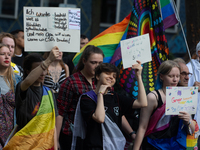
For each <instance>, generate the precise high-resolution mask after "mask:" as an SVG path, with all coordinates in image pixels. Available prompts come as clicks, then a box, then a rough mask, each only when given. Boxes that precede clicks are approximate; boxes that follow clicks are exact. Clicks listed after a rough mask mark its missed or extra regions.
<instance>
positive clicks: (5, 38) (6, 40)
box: [0, 32, 23, 76]
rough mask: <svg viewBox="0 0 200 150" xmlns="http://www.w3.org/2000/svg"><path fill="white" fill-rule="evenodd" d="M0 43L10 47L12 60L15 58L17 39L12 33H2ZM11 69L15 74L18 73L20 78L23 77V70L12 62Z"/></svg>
mask: <svg viewBox="0 0 200 150" xmlns="http://www.w3.org/2000/svg"><path fill="white" fill-rule="evenodd" d="M0 43H3V44H5V45H7V46H8V48H9V50H10V54H11V58H12V57H14V56H15V43H16V42H15V38H14V36H13V35H12V34H10V33H6V32H2V33H0ZM11 67H12V69H13V71H14V73H16V74H17V75H19V76H22V75H23V69H22V68H21V67H20V66H18V65H16V64H15V63H14V62H11Z"/></svg>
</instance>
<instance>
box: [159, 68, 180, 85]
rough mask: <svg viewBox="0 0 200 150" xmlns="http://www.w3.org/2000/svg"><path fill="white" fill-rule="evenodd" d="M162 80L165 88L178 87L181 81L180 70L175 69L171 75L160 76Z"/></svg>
mask: <svg viewBox="0 0 200 150" xmlns="http://www.w3.org/2000/svg"><path fill="white" fill-rule="evenodd" d="M160 79H161V80H162V82H163V87H166V86H177V85H178V82H179V79H180V70H179V69H178V68H177V67H173V68H172V70H171V71H170V72H169V74H167V75H162V74H160Z"/></svg>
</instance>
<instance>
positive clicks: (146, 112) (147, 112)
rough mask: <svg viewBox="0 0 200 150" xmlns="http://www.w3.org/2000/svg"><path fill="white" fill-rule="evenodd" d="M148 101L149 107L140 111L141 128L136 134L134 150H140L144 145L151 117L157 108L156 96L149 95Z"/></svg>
mask: <svg viewBox="0 0 200 150" xmlns="http://www.w3.org/2000/svg"><path fill="white" fill-rule="evenodd" d="M147 101H148V105H147V107H145V108H142V109H141V111H140V122H139V128H138V131H137V134H136V138H135V142H134V147H133V150H139V149H140V146H141V144H142V141H143V138H144V135H145V132H146V129H147V126H148V123H149V119H150V117H151V114H152V112H153V110H154V109H155V108H156V107H157V105H158V103H157V99H156V97H155V95H154V94H152V93H149V94H148V95H147Z"/></svg>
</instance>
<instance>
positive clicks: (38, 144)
mask: <svg viewBox="0 0 200 150" xmlns="http://www.w3.org/2000/svg"><path fill="white" fill-rule="evenodd" d="M58 57H59V49H58V47H56V46H55V47H53V49H52V50H51V52H50V54H49V56H48V58H47V59H46V60H44V61H43V58H42V56H41V55H39V54H36V53H33V54H29V55H27V56H26V57H25V59H24V64H23V66H24V68H23V69H24V73H23V81H21V82H19V83H18V84H17V88H16V95H15V98H16V116H17V125H18V127H17V129H18V132H17V133H16V134H15V135H14V136H13V137H12V138H11V140H10V141H9V142H8V144H7V145H6V147H5V148H4V149H5V150H7V149H14V148H16V149H35V148H36V149H51V148H52V147H54V148H55V149H57V144H56V141H57V140H56V139H57V138H56V135H57V134H56V130H55V129H56V127H55V124H56V116H57V115H58V111H57V106H56V100H55V97H54V94H53V92H52V91H51V90H49V88H47V87H46V86H43V82H44V78H45V75H46V73H47V68H48V66H49V65H50V64H51V63H52V62H53V61H54V60H55V59H56V58H58Z"/></svg>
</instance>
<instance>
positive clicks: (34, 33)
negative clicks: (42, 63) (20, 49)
mask: <svg viewBox="0 0 200 150" xmlns="http://www.w3.org/2000/svg"><path fill="white" fill-rule="evenodd" d="M80 19H81V18H80V9H79V8H60V7H24V49H25V51H41V52H46V51H50V50H51V49H52V48H53V47H54V46H58V48H59V49H60V51H63V52H79V51H80V23H81V22H80Z"/></svg>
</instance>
